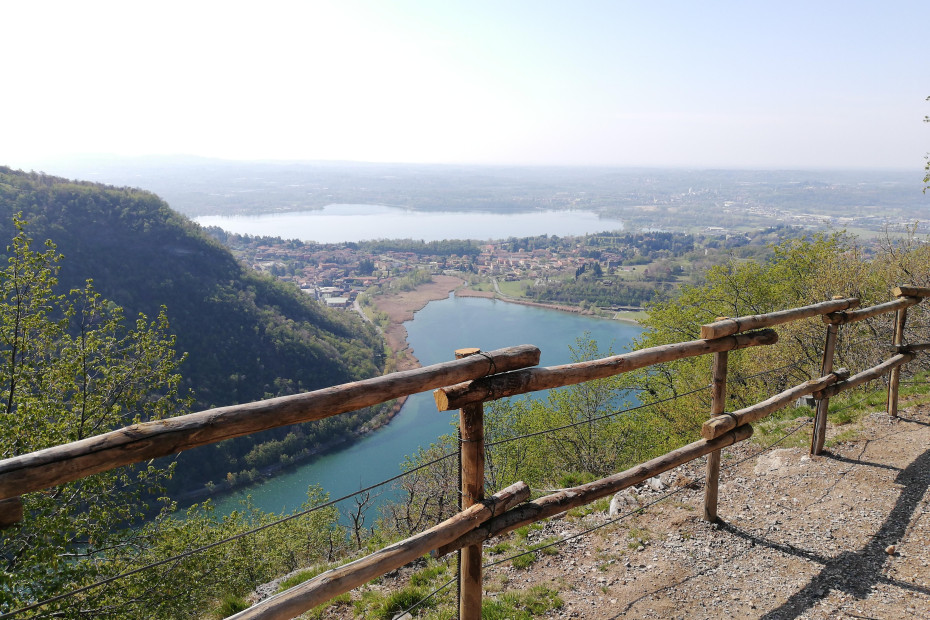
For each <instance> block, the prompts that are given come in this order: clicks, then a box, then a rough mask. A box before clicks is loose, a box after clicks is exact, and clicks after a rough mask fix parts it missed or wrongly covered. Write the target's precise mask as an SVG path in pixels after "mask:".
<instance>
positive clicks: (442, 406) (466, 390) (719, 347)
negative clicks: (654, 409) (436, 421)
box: [433, 329, 778, 411]
mask: <svg viewBox="0 0 930 620" xmlns="http://www.w3.org/2000/svg"><path fill="white" fill-rule="evenodd" d="M776 342H778V334H776V333H775V332H774V331H772V330H770V329H769V330H762V331H759V332H755V333H752V334H739V335H737V336H729V337H726V338H718V339H715V340H691V341H689V342H679V343H675V344H666V345H662V346H658V347H650V348H648V349H640V350H639V351H633V352H632V353H624V354H623V355H614V356H612V357H605V358H602V359H598V360H591V361H587V362H577V363H574V364H564V365H562V366H549V367H547V368H530V369H525V370H517V371H514V372H508V373H504V374H500V375H495V376H494V377H484V378H482V379H476V380H474V381H471V382H468V383H460V384H458V385H453V386H451V387H443V388H439V389H438V390H436V391H434V392H433V397H434V398H435V399H436V407H437V408H438V409H439V410H440V411H450V410H452V409H461V408H462V407H464V406H465V405H469V404H471V403H476V402H486V401H489V400H496V399H498V398H505V397H507V396H516V395H518V394H526V393H527V392H536V391H539V390H548V389H551V388H557V387H563V386H566V385H575V384H577V383H583V382H585V381H592V380H594V379H604V378H606V377H612V376H614V375H619V374H621V373H624V372H630V371H631V370H636V369H638V368H645V367H646V366H652V365H653V364H661V363H663V362H672V361H675V360H679V359H683V358H686V357H695V356H698V355H704V354H705V353H718V352H720V351H732V350H734V349H744V348H746V347H756V346H762V345H770V344H775V343H776Z"/></svg>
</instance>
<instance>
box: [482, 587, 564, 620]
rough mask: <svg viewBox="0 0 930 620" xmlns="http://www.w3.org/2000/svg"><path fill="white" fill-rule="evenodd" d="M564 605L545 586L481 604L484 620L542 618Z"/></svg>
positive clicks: (488, 600)
mask: <svg viewBox="0 0 930 620" xmlns="http://www.w3.org/2000/svg"><path fill="white" fill-rule="evenodd" d="M563 605H564V603H563V602H562V599H561V598H559V595H558V593H557V592H555V591H554V590H550V589H549V588H547V587H545V586H534V587H532V588H530V589H529V590H526V591H524V592H508V593H506V594H502V595H501V596H499V597H497V598H494V599H486V600H484V601H483V602H482V604H481V618H482V620H528V619H529V618H534V617H536V616H541V615H543V614H545V613H547V612H549V611H551V610H553V609H561V608H562V606H563Z"/></svg>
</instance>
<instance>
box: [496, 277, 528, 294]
mask: <svg viewBox="0 0 930 620" xmlns="http://www.w3.org/2000/svg"><path fill="white" fill-rule="evenodd" d="M534 282H535V280H532V279H530V280H514V281H513V282H508V281H506V280H504V279H502V278H498V279H497V286H499V287H500V289H501V293H503V294H504V295H507V296H508V297H524V296H526V287H527V286H532V285H533V283H534Z"/></svg>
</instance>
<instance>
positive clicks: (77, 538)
mask: <svg viewBox="0 0 930 620" xmlns="http://www.w3.org/2000/svg"><path fill="white" fill-rule="evenodd" d="M15 224H16V229H17V231H18V233H17V234H16V236H15V237H14V238H13V239H12V241H11V243H10V245H9V246H7V251H6V253H7V266H6V268H5V269H3V270H2V271H0V397H2V403H3V406H2V409H0V454H2V455H3V456H4V457H9V456H13V455H16V454H22V453H27V452H32V451H35V450H40V449H42V448H47V447H50V446H53V445H57V444H61V443H66V442H70V441H75V440H79V439H82V438H85V437H89V436H92V435H96V434H100V433H102V432H105V431H108V430H111V429H113V428H117V427H122V426H126V425H129V424H132V423H134V422H140V421H143V420H149V419H158V418H163V417H165V416H168V415H172V414H175V413H178V412H180V411H182V410H183V409H184V408H185V406H186V403H187V399H186V398H185V397H183V396H181V395H180V394H179V390H178V386H179V384H180V380H181V377H180V375H179V374H178V372H177V369H178V366H179V364H180V362H181V359H180V358H179V357H178V356H177V355H176V354H175V352H174V348H173V347H174V338H173V336H171V335H169V334H168V331H167V330H168V323H167V318H166V316H165V313H164V311H162V312H161V313H160V314H159V316H158V317H157V318H156V319H155V320H151V321H150V320H149V319H147V318H146V317H145V316H141V315H140V316H139V317H138V319H137V320H136V322H135V324H134V326H129V327H127V326H126V325H125V324H124V323H125V320H124V317H123V313H122V310H121V308H119V307H118V306H116V305H115V304H112V303H110V302H108V301H106V300H104V299H101V297H100V296H99V295H98V294H97V293H96V292H95V291H94V289H93V286H92V285H91V283H89V282H88V284H87V286H86V287H85V288H84V289H83V290H74V291H71V292H70V293H69V294H67V295H62V294H57V293H55V292H54V289H55V286H56V283H57V280H56V275H57V271H58V265H59V263H60V260H61V256H60V255H59V254H58V253H57V251H56V249H55V246H54V244H52V243H51V242H46V244H45V248H44V250H43V251H41V252H40V251H36V250H33V249H32V239H30V238H29V237H28V236H27V235H26V232H25V230H24V223H23V222H22V221H21V220H19V219H16V221H15ZM170 475H171V468H170V467H168V468H160V467H156V466H154V465H153V464H151V463H150V464H148V465H141V466H138V467H129V468H121V469H119V470H115V471H112V472H107V473H102V474H97V475H94V476H91V477H88V478H85V479H83V480H79V481H75V482H72V483H69V484H65V485H61V486H59V487H57V488H55V489H51V490H49V491H47V492H39V493H31V494H28V495H26V496H25V497H24V498H23V502H24V508H25V514H26V518H25V520H24V522H23V523H22V524H20V525H18V526H17V527H15V528H11V529H8V530H4V531H3V532H2V539H0V553H2V558H3V565H2V571H0V610H2V611H10V610H12V609H15V608H18V607H19V606H21V605H23V604H28V603H30V602H34V601H37V600H42V599H45V598H47V597H48V596H50V595H54V594H57V593H60V592H62V591H67V590H70V589H73V588H76V587H80V586H82V585H86V584H88V583H90V582H92V581H94V580H96V579H99V578H101V577H105V576H107V575H108V574H110V573H111V572H112V571H113V570H118V568H119V566H121V565H124V564H125V563H126V562H131V561H132V558H133V557H135V556H137V555H139V554H140V553H141V551H140V549H142V548H144V547H145V544H144V543H145V537H146V536H147V535H148V532H147V531H146V530H145V529H139V528H134V527H133V525H135V524H137V523H138V522H139V521H140V519H141V518H142V516H143V515H144V514H146V513H149V512H151V511H156V512H157V511H158V509H159V507H160V508H162V509H164V508H167V503H166V502H163V501H161V500H159V499H158V498H159V489H160V487H161V484H162V482H163V481H164V480H166V478H167V477H168V476H170ZM114 567H115V568H114ZM101 596H102V595H101ZM87 602H89V601H87ZM82 607H84V606H83V605H74V601H71V600H67V599H66V600H64V601H61V602H59V603H55V604H53V605H52V606H51V607H49V608H46V610H50V609H54V610H55V612H56V614H58V615H63V616H80V615H85V616H90V615H93V614H94V612H93V608H94V606H93V604H90V606H89V608H87V609H83V610H82Z"/></svg>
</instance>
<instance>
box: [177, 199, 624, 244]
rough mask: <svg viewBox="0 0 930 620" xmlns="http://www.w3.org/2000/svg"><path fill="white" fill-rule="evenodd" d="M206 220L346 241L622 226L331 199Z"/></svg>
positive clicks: (567, 217)
mask: <svg viewBox="0 0 930 620" xmlns="http://www.w3.org/2000/svg"><path fill="white" fill-rule="evenodd" d="M195 221H196V222H198V223H199V224H201V225H202V226H219V227H220V228H222V229H223V230H226V231H229V232H233V233H238V234H241V235H245V234H249V235H258V236H270V237H281V238H283V239H300V240H301V241H316V242H317V243H342V242H345V241H365V240H370V239H420V240H423V241H442V240H443V239H477V240H486V239H506V238H508V237H531V236H537V235H558V236H560V237H563V236H566V235H584V234H588V233H595V232H603V231H615V230H621V229H623V222H621V221H620V220H617V219H611V218H601V217H599V216H598V215H597V214H596V213H593V212H591V211H532V212H528V213H486V212H481V211H476V212H469V213H465V212H452V211H411V210H408V209H401V208H398V207H386V206H381V205H345V204H342V205H328V206H326V207H324V208H322V209H319V210H315V211H297V212H294V213H275V214H269V215H234V216H220V215H205V216H202V217H198V218H196V219H195Z"/></svg>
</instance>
